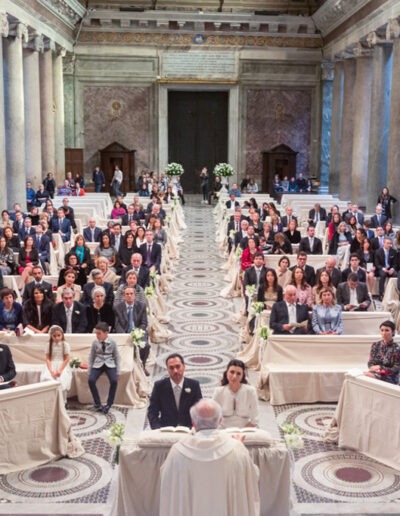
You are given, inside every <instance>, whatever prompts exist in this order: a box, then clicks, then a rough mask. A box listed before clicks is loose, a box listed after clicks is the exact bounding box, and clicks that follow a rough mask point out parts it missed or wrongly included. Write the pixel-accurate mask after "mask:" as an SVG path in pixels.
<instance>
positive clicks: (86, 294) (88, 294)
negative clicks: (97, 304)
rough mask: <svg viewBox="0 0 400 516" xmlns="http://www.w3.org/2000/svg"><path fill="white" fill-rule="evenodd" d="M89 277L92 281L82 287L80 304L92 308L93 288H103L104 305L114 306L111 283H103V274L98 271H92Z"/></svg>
mask: <svg viewBox="0 0 400 516" xmlns="http://www.w3.org/2000/svg"><path fill="white" fill-rule="evenodd" d="M91 275H92V279H93V281H90V282H89V283H86V285H84V287H83V294H82V299H81V303H82V304H84V305H86V306H92V305H93V299H92V292H93V289H94V287H103V288H104V290H105V291H106V298H105V303H106V304H108V305H111V306H112V305H113V304H114V287H113V285H112V283H108V282H107V281H104V276H103V273H102V272H101V270H99V269H93V270H92V272H91Z"/></svg>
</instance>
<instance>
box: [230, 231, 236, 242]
mask: <svg viewBox="0 0 400 516" xmlns="http://www.w3.org/2000/svg"><path fill="white" fill-rule="evenodd" d="M235 235H236V231H235V230H234V229H231V230H230V231H229V238H230V239H231V240H234V239H235Z"/></svg>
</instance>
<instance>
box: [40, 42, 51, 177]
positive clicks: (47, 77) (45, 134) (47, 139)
mask: <svg viewBox="0 0 400 516" xmlns="http://www.w3.org/2000/svg"><path fill="white" fill-rule="evenodd" d="M53 50H54V44H52V42H51V41H50V42H46V44H45V50H44V52H43V53H42V54H41V55H40V59H39V63H40V114H41V116H40V120H41V124H42V169H43V176H46V174H47V173H48V172H52V173H53V174H54V171H55V135H54V98H53Z"/></svg>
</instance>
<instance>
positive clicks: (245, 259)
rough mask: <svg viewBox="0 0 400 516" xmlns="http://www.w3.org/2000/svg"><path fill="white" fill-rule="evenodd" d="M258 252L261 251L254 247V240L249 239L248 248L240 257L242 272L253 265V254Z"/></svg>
mask: <svg viewBox="0 0 400 516" xmlns="http://www.w3.org/2000/svg"><path fill="white" fill-rule="evenodd" d="M260 252H261V249H260V248H259V247H257V246H256V240H255V238H253V237H249V239H248V247H247V248H246V249H245V250H244V251H243V253H242V257H241V264H242V265H241V267H242V271H245V270H246V269H247V268H248V267H251V266H252V265H253V263H254V256H255V254H256V253H260Z"/></svg>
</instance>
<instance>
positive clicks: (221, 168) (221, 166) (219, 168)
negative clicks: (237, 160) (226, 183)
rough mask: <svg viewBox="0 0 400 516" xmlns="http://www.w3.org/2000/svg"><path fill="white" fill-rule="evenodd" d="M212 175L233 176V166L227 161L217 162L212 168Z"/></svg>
mask: <svg viewBox="0 0 400 516" xmlns="http://www.w3.org/2000/svg"><path fill="white" fill-rule="evenodd" d="M213 174H214V176H219V177H230V176H233V167H232V165H229V164H228V163H218V164H217V165H215V167H214V170H213Z"/></svg>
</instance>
